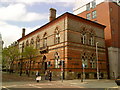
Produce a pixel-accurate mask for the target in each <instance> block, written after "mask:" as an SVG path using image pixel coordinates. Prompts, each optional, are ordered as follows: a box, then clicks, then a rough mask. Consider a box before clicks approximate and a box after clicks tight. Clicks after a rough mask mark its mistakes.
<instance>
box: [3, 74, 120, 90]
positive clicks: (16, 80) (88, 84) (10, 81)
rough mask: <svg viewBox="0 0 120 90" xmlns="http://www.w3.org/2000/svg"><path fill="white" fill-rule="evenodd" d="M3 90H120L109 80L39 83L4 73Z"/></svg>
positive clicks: (45, 81) (24, 77)
mask: <svg viewBox="0 0 120 90" xmlns="http://www.w3.org/2000/svg"><path fill="white" fill-rule="evenodd" d="M2 88H3V89H2V90H4V89H5V90H13V89H14V88H49V89H50V88H69V89H70V88H81V89H83V88H84V89H87V90H120V87H118V86H117V84H116V83H115V81H114V80H108V79H100V80H97V79H85V80H84V81H83V82H81V80H80V79H74V80H63V82H62V80H54V81H51V82H50V81H48V80H44V77H42V80H41V81H40V82H39V83H37V82H36V81H35V76H30V77H27V76H25V75H24V76H19V75H18V74H8V73H3V75H2Z"/></svg>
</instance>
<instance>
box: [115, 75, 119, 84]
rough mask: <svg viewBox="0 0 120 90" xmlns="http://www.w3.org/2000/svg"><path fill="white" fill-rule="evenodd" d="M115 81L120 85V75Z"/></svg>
mask: <svg viewBox="0 0 120 90" xmlns="http://www.w3.org/2000/svg"><path fill="white" fill-rule="evenodd" d="M115 82H116V84H117V85H118V86H120V76H118V78H117V79H116V80H115Z"/></svg>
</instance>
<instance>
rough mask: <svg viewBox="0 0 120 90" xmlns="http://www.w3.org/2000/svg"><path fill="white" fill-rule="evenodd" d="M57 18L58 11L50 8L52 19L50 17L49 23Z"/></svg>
mask: <svg viewBox="0 0 120 90" xmlns="http://www.w3.org/2000/svg"><path fill="white" fill-rule="evenodd" d="M55 18H56V9H54V8H50V17H49V21H52V20H54V19H55Z"/></svg>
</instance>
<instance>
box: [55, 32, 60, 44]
mask: <svg viewBox="0 0 120 90" xmlns="http://www.w3.org/2000/svg"><path fill="white" fill-rule="evenodd" d="M58 43H60V33H59V31H58V30H56V31H55V44H58Z"/></svg>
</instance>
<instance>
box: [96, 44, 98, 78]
mask: <svg viewBox="0 0 120 90" xmlns="http://www.w3.org/2000/svg"><path fill="white" fill-rule="evenodd" d="M96 59H97V79H98V80H99V63H98V42H96Z"/></svg>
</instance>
